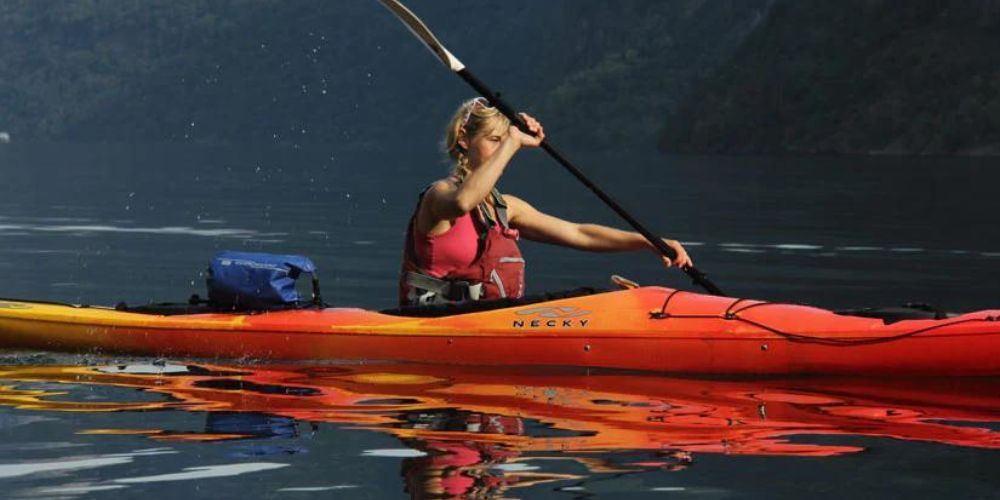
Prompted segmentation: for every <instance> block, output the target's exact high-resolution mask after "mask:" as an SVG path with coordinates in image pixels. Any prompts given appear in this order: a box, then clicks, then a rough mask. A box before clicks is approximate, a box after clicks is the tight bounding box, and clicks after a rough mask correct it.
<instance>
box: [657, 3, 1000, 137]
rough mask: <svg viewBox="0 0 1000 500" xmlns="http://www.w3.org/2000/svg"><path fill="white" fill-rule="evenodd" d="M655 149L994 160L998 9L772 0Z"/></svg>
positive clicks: (999, 89)
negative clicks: (770, 6)
mask: <svg viewBox="0 0 1000 500" xmlns="http://www.w3.org/2000/svg"><path fill="white" fill-rule="evenodd" d="M661 147H662V148H663V149H664V150H666V151H673V152H678V151H679V152H724V153H785V152H794V153H897V154H899V153H906V154H911V153H912V154H954V153H965V154H994V155H995V154H1000V1H998V0H907V1H905V2H904V1H893V0H845V1H840V2H826V1H823V0H795V1H792V0H788V1H782V2H779V3H778V4H776V5H775V6H774V8H773V9H772V10H771V13H770V15H769V16H768V19H767V20H766V21H765V22H764V23H762V25H761V26H760V27H759V28H758V29H757V30H756V31H755V32H754V33H753V34H752V35H751V36H750V37H748V38H747V39H746V40H745V41H744V43H743V45H742V46H741V47H740V48H739V49H738V51H737V52H736V53H735V54H733V56H732V58H731V59H730V61H729V62H728V63H726V64H724V65H723V67H722V69H721V70H720V71H719V72H718V73H717V74H716V75H715V76H714V77H712V78H710V79H708V80H707V81H705V82H704V83H703V84H702V85H701V86H699V87H698V89H697V91H695V92H694V93H693V94H691V95H690V96H689V97H688V99H687V100H686V101H685V102H684V103H683V104H682V105H680V106H679V107H678V108H677V109H676V112H675V113H674V114H673V115H672V116H671V117H670V118H669V119H668V120H667V121H666V128H665V131H664V135H663V137H662V141H661Z"/></svg>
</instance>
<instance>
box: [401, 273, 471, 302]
mask: <svg viewBox="0 0 1000 500" xmlns="http://www.w3.org/2000/svg"><path fill="white" fill-rule="evenodd" d="M405 280H406V284H408V285H410V286H412V287H413V288H415V289H417V296H418V297H419V298H420V301H421V302H424V303H437V302H440V301H441V300H442V299H443V300H444V301H451V302H461V301H465V300H479V298H480V296H481V295H482V291H483V284H482V283H471V282H468V281H457V280H456V281H452V280H443V279H439V278H435V277H433V276H428V275H426V274H423V273H418V272H414V271H407V272H406V275H405Z"/></svg>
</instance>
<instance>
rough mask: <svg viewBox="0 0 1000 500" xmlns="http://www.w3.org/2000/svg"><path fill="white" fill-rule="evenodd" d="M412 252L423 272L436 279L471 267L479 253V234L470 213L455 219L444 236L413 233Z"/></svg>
mask: <svg viewBox="0 0 1000 500" xmlns="http://www.w3.org/2000/svg"><path fill="white" fill-rule="evenodd" d="M413 242H414V250H415V251H416V254H417V261H418V262H419V263H420V264H421V267H423V269H424V272H426V273H427V274H428V275H430V276H433V277H435V278H441V277H443V276H446V275H448V273H450V272H452V271H455V270H458V269H465V268H467V267H469V266H470V265H472V263H473V262H474V261H475V260H476V254H477V253H478V252H479V233H478V231H476V225H475V224H474V223H473V222H472V212H470V213H467V214H465V215H463V216H461V217H459V218H457V219H455V223H454V224H453V225H452V226H451V229H448V231H446V232H445V233H443V234H439V235H437V236H428V235H426V234H420V232H418V231H414V235H413Z"/></svg>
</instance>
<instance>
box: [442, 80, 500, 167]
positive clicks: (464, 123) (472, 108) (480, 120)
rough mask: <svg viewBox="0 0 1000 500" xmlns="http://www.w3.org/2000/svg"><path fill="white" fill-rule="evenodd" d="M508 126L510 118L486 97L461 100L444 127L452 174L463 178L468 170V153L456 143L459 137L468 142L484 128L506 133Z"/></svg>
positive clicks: (445, 147)
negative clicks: (451, 162) (451, 161)
mask: <svg viewBox="0 0 1000 500" xmlns="http://www.w3.org/2000/svg"><path fill="white" fill-rule="evenodd" d="M509 127H510V120H509V119H508V118H507V117H506V116H504V115H503V113H501V112H500V110H499V109H497V108H493V107H490V105H489V104H488V102H487V101H486V99H484V98H482V97H476V98H474V99H469V100H468V101H465V102H463V103H462V105H461V106H459V107H458V109H457V110H455V115H454V116H452V117H451V121H449V122H448V127H447V128H446V129H445V137H444V150H445V152H447V153H448V156H449V157H451V159H452V160H453V161H454V162H455V165H454V167H453V168H452V171H451V173H452V175H454V176H456V177H458V178H459V179H464V178H465V176H466V175H468V174H469V172H470V168H469V154H468V151H467V150H466V149H465V148H464V147H462V145H461V144H459V143H458V141H459V140H460V139H465V141H466V144H468V142H469V141H470V140H472V138H473V137H475V136H476V135H477V134H479V133H480V132H482V131H484V130H486V131H488V132H493V131H502V132H503V133H506V132H507V129H508V128H509Z"/></svg>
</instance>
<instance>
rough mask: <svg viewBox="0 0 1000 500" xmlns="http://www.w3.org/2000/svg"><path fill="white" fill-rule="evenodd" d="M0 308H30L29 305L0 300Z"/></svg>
mask: <svg viewBox="0 0 1000 500" xmlns="http://www.w3.org/2000/svg"><path fill="white" fill-rule="evenodd" d="M0 309H31V306H29V305H28V304H18V303H16V302H0Z"/></svg>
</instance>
